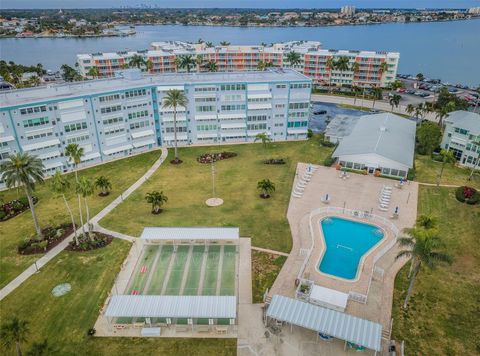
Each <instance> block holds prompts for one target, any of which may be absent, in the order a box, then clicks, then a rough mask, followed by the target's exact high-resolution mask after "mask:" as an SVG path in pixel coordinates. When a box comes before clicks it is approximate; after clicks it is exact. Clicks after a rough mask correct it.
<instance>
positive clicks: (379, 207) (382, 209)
mask: <svg viewBox="0 0 480 356" xmlns="http://www.w3.org/2000/svg"><path fill="white" fill-rule="evenodd" d="M378 210H381V211H388V208H384V207H382V206H381V205H379V206H378Z"/></svg>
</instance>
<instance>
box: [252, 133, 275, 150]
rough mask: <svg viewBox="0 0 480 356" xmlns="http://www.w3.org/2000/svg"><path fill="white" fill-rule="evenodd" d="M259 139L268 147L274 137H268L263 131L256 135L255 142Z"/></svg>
mask: <svg viewBox="0 0 480 356" xmlns="http://www.w3.org/2000/svg"><path fill="white" fill-rule="evenodd" d="M257 141H262V145H263V147H264V148H267V145H268V144H269V143H270V142H272V139H271V138H270V137H268V135H267V134H266V133H265V132H263V133H259V134H257V135H256V136H255V141H254V142H257Z"/></svg>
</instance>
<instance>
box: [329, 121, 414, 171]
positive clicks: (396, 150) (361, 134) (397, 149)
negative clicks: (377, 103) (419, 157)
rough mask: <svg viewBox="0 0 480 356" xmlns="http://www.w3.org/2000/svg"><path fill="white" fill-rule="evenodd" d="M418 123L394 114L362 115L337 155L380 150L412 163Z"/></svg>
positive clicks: (380, 152)
mask: <svg viewBox="0 0 480 356" xmlns="http://www.w3.org/2000/svg"><path fill="white" fill-rule="evenodd" d="M415 131H416V123H415V122H414V121H412V120H409V119H405V118H403V117H400V116H397V115H394V114H391V113H381V114H374V115H364V116H361V117H360V119H359V120H358V122H357V124H356V125H355V127H354V128H353V130H352V131H351V133H350V135H348V136H346V137H344V138H343V139H342V140H341V141H340V144H339V145H338V147H337V149H336V150H335V152H334V153H333V156H334V157H340V156H345V155H359V154H371V153H374V154H378V155H379V156H383V157H385V158H387V159H390V160H393V161H396V162H398V163H401V164H404V165H406V166H408V167H410V168H411V167H413V159H414V151H415Z"/></svg>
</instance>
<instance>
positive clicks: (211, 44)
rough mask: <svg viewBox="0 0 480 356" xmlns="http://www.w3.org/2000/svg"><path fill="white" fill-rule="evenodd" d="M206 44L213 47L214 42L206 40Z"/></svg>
mask: <svg viewBox="0 0 480 356" xmlns="http://www.w3.org/2000/svg"><path fill="white" fill-rule="evenodd" d="M205 46H207V48H212V47H213V43H212V42H210V41H207V42H205Z"/></svg>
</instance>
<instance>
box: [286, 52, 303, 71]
mask: <svg viewBox="0 0 480 356" xmlns="http://www.w3.org/2000/svg"><path fill="white" fill-rule="evenodd" d="M287 61H288V63H290V65H291V66H292V67H295V66H296V65H299V64H300V63H301V62H302V56H301V55H300V53H298V52H295V51H290V52H288V53H287Z"/></svg>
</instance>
